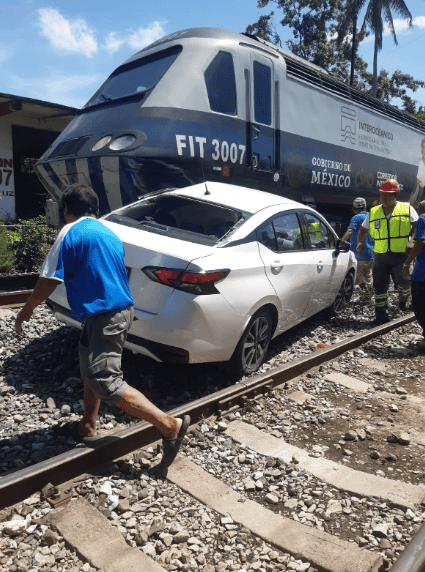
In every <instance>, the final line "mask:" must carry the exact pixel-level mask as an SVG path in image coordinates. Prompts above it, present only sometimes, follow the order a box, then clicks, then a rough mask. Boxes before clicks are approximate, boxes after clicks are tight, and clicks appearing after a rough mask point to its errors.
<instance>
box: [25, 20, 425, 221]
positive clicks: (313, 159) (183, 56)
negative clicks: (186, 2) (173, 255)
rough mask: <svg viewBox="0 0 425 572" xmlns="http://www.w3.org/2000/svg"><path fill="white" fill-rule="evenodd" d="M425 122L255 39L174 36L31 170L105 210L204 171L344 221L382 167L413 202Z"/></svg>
mask: <svg viewBox="0 0 425 572" xmlns="http://www.w3.org/2000/svg"><path fill="white" fill-rule="evenodd" d="M424 139H425V122H423V121H420V120H419V119H417V118H415V117H413V116H411V115H409V114H407V113H405V112H403V111H401V110H399V109H397V108H395V107H392V106H390V105H388V104H386V103H384V102H382V101H380V100H377V99H374V98H372V97H369V96H368V95H365V94H363V93H362V92H360V91H358V90H356V89H354V88H351V87H349V86H347V85H345V84H343V83H341V82H340V81H338V80H336V79H335V78H334V77H333V76H332V75H331V74H329V73H328V72H326V71H325V70H323V69H322V68H319V67H318V66H315V65H314V64H311V63H309V62H307V61H305V60H303V59H301V58H298V57H296V56H294V55H293V54H291V53H290V52H287V51H285V50H283V49H281V48H280V47H277V46H274V45H272V44H271V43H269V42H267V41H265V40H262V39H260V38H258V37H254V36H250V35H246V34H239V33H235V32H232V31H227V30H222V29H219V28H194V29H188V30H183V31H181V32H176V33H174V34H171V35H169V36H166V37H164V38H162V39H160V40H158V41H156V42H154V43H153V44H151V45H150V46H148V47H147V48H145V49H143V50H141V51H139V52H138V53H136V54H135V55H134V56H132V57H131V58H129V59H128V60H127V61H126V62H125V63H124V64H122V65H121V66H120V67H118V68H117V69H116V70H115V71H114V72H113V73H112V74H111V75H110V77H109V78H108V79H107V80H106V81H105V82H104V83H103V85H102V86H101V87H100V88H99V89H98V90H97V91H96V93H95V94H94V95H93V97H92V98H91V99H90V100H89V101H88V102H87V104H86V105H85V106H84V107H83V108H82V109H81V110H80V111H79V112H78V114H77V115H76V117H75V118H74V119H73V120H72V121H71V123H70V124H69V125H68V126H67V128H66V129H65V130H64V131H63V132H62V133H61V135H60V136H59V137H58V138H57V139H56V141H55V142H54V143H53V145H51V147H50V148H49V149H48V150H47V151H46V152H45V153H44V155H43V156H42V157H41V158H40V160H39V161H38V163H37V164H36V166H35V170H36V172H37V174H38V176H39V178H40V179H41V181H42V182H43V184H44V185H45V187H46V188H47V190H48V191H49V194H50V195H51V196H52V198H54V199H58V198H60V196H61V194H62V192H63V190H64V189H65V188H66V187H67V186H68V185H69V184H73V183H76V182H80V183H87V184H90V185H91V186H92V187H93V188H94V190H95V191H96V193H97V194H98V196H99V200H100V211H101V214H106V213H109V212H110V211H112V210H114V209H117V208H120V207H122V206H124V205H126V204H129V203H131V202H133V201H135V200H137V199H138V198H139V197H141V196H143V195H145V194H146V193H150V192H153V191H159V190H161V189H164V188H182V187H186V186H189V185H193V184H196V183H199V182H202V181H205V180H209V181H218V182H225V183H228V184H229V185H232V184H234V185H241V186H244V187H250V188H255V189H260V190H264V191H268V192H271V193H276V194H278V195H282V196H285V197H288V198H290V199H293V200H296V201H298V202H302V203H304V204H309V205H314V206H315V207H316V208H317V209H318V210H319V211H320V212H322V214H325V215H326V216H328V217H329V218H330V220H331V221H332V219H333V218H335V220H341V219H344V218H345V220H347V219H348V217H349V213H350V206H351V204H352V201H353V199H354V198H356V197H358V196H362V197H364V198H365V199H366V200H367V202H368V204H369V206H370V205H371V204H372V203H373V201H374V200H376V198H377V197H378V189H379V186H380V185H381V184H382V182H383V181H384V180H385V179H388V178H396V179H397V180H398V181H399V183H400V185H401V188H402V193H401V195H400V198H401V200H409V199H410V200H411V202H413V201H414V200H417V199H418V197H419V194H420V193H422V191H423V189H422V187H420V186H418V185H419V181H418V179H417V173H418V163H419V162H420V161H421V158H422V156H421V153H422V151H421V150H422V149H423V148H424V143H423V140H424Z"/></svg>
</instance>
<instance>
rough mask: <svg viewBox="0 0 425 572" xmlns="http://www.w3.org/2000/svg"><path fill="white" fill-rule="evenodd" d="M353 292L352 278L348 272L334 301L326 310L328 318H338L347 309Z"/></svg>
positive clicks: (351, 274)
mask: <svg viewBox="0 0 425 572" xmlns="http://www.w3.org/2000/svg"><path fill="white" fill-rule="evenodd" d="M353 290H354V276H353V273H352V272H348V273H347V274H346V276H345V278H344V280H343V281H342V284H341V288H340V289H339V291H338V294H337V295H336V298H335V300H334V301H333V302H332V304H331V306H329V308H328V309H327V312H328V314H329V316H330V317H335V316H339V315H340V314H342V313H343V311H344V310H345V308H346V307H347V304H348V302H349V301H350V299H351V296H352V294H353Z"/></svg>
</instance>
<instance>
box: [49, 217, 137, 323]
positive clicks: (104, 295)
mask: <svg viewBox="0 0 425 572" xmlns="http://www.w3.org/2000/svg"><path fill="white" fill-rule="evenodd" d="M40 277H43V278H52V279H55V280H60V281H61V282H64V283H65V287H66V293H67V297H68V304H69V306H70V308H71V312H72V315H73V316H74V317H75V318H76V319H78V320H81V319H82V317H83V316H94V315H96V314H101V313H103V312H107V311H108V310H114V309H118V308H125V307H126V306H128V305H129V304H134V301H133V298H132V297H131V294H130V289H129V286H128V279H127V272H126V268H125V264H124V247H123V244H122V242H121V240H120V239H119V238H118V236H117V235H116V234H115V233H113V232H112V230H110V229H109V228H107V227H106V226H105V225H104V224H102V222H101V221H99V220H96V219H94V218H90V217H84V218H80V219H79V220H77V221H75V222H73V223H71V224H67V225H66V226H64V227H63V229H62V230H61V231H60V233H59V235H58V237H57V239H56V241H55V244H54V245H53V246H52V248H51V250H50V252H49V254H48V255H47V257H46V260H45V261H44V263H43V266H42V268H41V272H40Z"/></svg>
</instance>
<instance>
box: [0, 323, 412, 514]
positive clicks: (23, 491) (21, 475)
mask: <svg viewBox="0 0 425 572" xmlns="http://www.w3.org/2000/svg"><path fill="white" fill-rule="evenodd" d="M414 319H415V318H414V315H413V314H410V315H408V316H406V317H404V318H399V319H398V320H394V321H392V322H389V323H388V324H384V325H383V326H378V327H376V328H371V329H370V330H368V331H367V332H363V333H361V334H358V335H356V336H352V337H350V338H348V339H346V340H344V341H342V342H340V343H338V344H334V345H332V346H329V347H327V348H325V349H322V350H320V351H316V352H312V353H311V354H309V355H308V356H306V357H303V358H299V359H295V360H294V361H292V362H290V363H288V364H285V365H283V366H280V367H277V368H275V369H273V370H271V371H269V372H267V373H264V374H260V375H256V376H253V377H251V378H249V379H247V380H245V381H243V382H239V383H236V384H235V385H232V386H230V387H227V388H225V389H222V390H220V391H217V392H215V393H213V394H211V395H208V396H206V397H202V398H200V399H197V400H195V401H192V402H190V403H188V404H186V405H182V406H179V407H177V408H175V409H173V410H171V411H169V414H170V415H173V416H182V415H186V414H188V415H190V416H191V420H192V423H196V422H198V421H200V420H202V419H203V418H205V417H208V416H212V415H218V416H220V415H221V414H222V413H223V412H225V411H229V410H231V409H233V408H235V407H238V406H240V405H242V406H243V404H244V403H245V401H246V400H247V399H252V398H255V397H256V396H257V395H258V394H260V393H264V392H268V391H270V390H271V389H272V388H273V387H276V386H278V385H282V384H284V383H285V382H287V381H289V380H291V379H294V378H296V377H298V376H299V375H302V374H303V373H305V372H307V371H309V370H310V369H311V368H313V367H317V366H319V365H321V364H322V363H324V362H326V361H329V360H332V359H335V358H336V357H338V356H339V355H341V354H343V353H344V352H346V351H349V350H352V349H354V348H357V347H359V346H361V345H362V344H364V343H365V342H367V341H369V340H370V339H373V338H375V337H378V336H380V335H383V334H386V333H387V332H390V331H392V330H394V329H397V328H399V327H401V326H404V325H406V324H408V323H410V322H412V321H413V320H414ZM160 437H161V436H160V433H159V431H158V430H157V429H156V428H155V427H153V426H152V425H150V424H149V423H147V422H141V423H138V424H136V425H135V426H132V427H128V428H126V429H123V430H120V431H117V432H115V433H112V432H110V433H109V434H108V435H107V436H105V437H103V438H102V439H99V441H97V442H96V443H93V444H91V445H90V446H86V447H83V448H80V447H76V448H74V449H72V450H70V451H67V452H65V453H62V454H60V455H58V456H56V457H53V458H51V459H46V460H45V461H42V462H41V463H37V464H35V465H31V466H30V467H27V468H25V469H21V470H19V471H16V472H14V473H11V474H9V475H6V476H5V477H2V478H0V510H1V509H3V508H6V507H8V506H11V505H14V504H16V503H18V502H22V501H23V500H25V499H26V498H28V497H29V496H31V495H32V494H34V493H35V492H37V491H40V490H41V489H42V488H43V487H44V486H45V485H46V484H47V483H51V484H53V485H60V484H62V483H64V482H66V481H69V480H71V479H73V478H76V477H77V476H79V475H81V474H82V473H85V472H88V471H90V470H93V469H94V468H95V467H99V466H100V465H103V464H106V463H109V462H111V461H113V460H114V459H117V458H119V457H122V456H124V455H127V454H128V453H131V452H133V451H135V450H137V449H140V448H142V447H146V446H147V445H149V444H151V443H153V442H155V441H157V440H158V439H160Z"/></svg>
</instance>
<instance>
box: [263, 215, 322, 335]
mask: <svg viewBox="0 0 425 572" xmlns="http://www.w3.org/2000/svg"><path fill="white" fill-rule="evenodd" d="M257 232H258V244H259V251H260V256H261V259H262V260H263V263H264V269H265V272H266V276H267V278H268V279H269V281H270V283H271V284H272V286H273V288H274V290H275V292H276V294H277V296H278V298H279V301H280V304H281V311H280V312H279V314H280V316H279V323H278V326H277V329H278V330H280V331H284V330H286V329H288V328H289V327H290V325H291V324H295V323H297V322H299V321H300V320H301V318H302V316H303V314H304V312H305V309H306V307H307V305H308V303H309V300H310V297H311V294H312V291H313V286H314V274H315V268H314V256H313V255H312V253H311V252H310V251H308V250H304V249H303V243H302V240H301V227H300V221H299V218H298V216H297V214H296V212H295V211H294V212H289V213H284V214H283V213H280V214H278V215H276V216H275V217H273V218H272V219H270V220H269V221H267V222H266V223H264V224H263V225H262V226H261V227H259V229H258V231H257Z"/></svg>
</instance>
